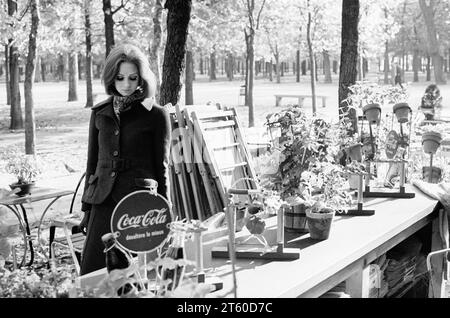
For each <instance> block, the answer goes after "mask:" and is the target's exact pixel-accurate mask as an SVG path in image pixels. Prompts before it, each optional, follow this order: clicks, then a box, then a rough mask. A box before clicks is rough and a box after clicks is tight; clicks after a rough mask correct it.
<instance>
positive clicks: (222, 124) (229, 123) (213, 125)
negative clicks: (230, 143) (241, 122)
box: [203, 120, 235, 130]
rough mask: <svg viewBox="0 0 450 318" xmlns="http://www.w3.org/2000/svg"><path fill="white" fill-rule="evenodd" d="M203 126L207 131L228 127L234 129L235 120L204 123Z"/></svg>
mask: <svg viewBox="0 0 450 318" xmlns="http://www.w3.org/2000/svg"><path fill="white" fill-rule="evenodd" d="M203 125H204V129H205V130H213V129H221V128H227V127H234V125H235V122H234V120H222V121H217V122H204V123H203Z"/></svg>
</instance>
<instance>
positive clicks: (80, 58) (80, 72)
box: [77, 53, 83, 81]
mask: <svg viewBox="0 0 450 318" xmlns="http://www.w3.org/2000/svg"><path fill="white" fill-rule="evenodd" d="M77 61H78V63H77V67H78V80H80V81H81V80H83V55H82V54H81V53H78V57H77Z"/></svg>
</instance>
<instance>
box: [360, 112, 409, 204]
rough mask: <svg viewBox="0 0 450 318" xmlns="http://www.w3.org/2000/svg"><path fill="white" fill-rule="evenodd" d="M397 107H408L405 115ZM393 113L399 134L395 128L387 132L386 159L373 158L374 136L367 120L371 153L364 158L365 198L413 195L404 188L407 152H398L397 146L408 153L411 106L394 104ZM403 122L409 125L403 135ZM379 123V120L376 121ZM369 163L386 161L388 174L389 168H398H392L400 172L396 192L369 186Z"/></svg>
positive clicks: (407, 197)
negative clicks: (398, 111)
mask: <svg viewBox="0 0 450 318" xmlns="http://www.w3.org/2000/svg"><path fill="white" fill-rule="evenodd" d="M397 108H406V109H408V112H407V115H406V116H403V117H401V116H399V113H396V111H397ZM394 113H395V116H396V117H397V121H398V123H399V125H400V126H399V127H400V134H397V132H396V131H395V130H391V132H390V133H389V134H388V138H387V140H386V156H387V158H388V159H385V160H381V159H375V141H374V136H373V133H372V126H371V123H370V122H369V130H370V144H371V147H372V153H371V155H370V156H369V157H368V158H367V160H366V170H367V172H368V174H367V175H366V178H365V191H364V193H363V196H364V197H365V198H401V199H411V198H414V197H415V194H414V193H408V192H406V190H405V183H406V167H405V165H406V163H407V162H408V161H407V160H405V159H404V157H405V155H407V153H405V152H400V148H399V146H401V147H402V148H404V149H405V150H406V151H407V152H408V153H409V140H410V139H411V119H412V111H411V108H410V107H409V106H408V105H407V104H404V105H398V106H394ZM393 122H394V117H392V124H391V125H392V126H393V125H394V124H393ZM403 124H407V125H409V135H408V136H407V135H405V133H404V127H403ZM377 125H379V122H378V123H377ZM371 163H388V164H390V167H389V170H388V175H389V174H390V171H391V169H398V170H399V171H398V170H397V171H395V170H394V173H398V172H399V173H400V185H399V190H398V191H397V192H393V191H372V190H371V188H370V178H371V175H372V173H371Z"/></svg>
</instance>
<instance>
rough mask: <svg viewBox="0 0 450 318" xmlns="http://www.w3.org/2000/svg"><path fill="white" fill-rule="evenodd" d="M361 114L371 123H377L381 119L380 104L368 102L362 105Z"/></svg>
mask: <svg viewBox="0 0 450 318" xmlns="http://www.w3.org/2000/svg"><path fill="white" fill-rule="evenodd" d="M362 110H363V114H364V116H366V118H367V120H368V121H369V123H371V124H376V125H378V124H379V123H380V119H381V106H380V104H378V103H372V104H368V105H366V106H364V107H363V109H362Z"/></svg>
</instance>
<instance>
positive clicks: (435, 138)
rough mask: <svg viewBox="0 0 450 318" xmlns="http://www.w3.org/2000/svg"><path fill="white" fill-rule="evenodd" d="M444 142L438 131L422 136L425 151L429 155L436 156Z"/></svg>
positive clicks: (427, 132)
mask: <svg viewBox="0 0 450 318" xmlns="http://www.w3.org/2000/svg"><path fill="white" fill-rule="evenodd" d="M441 142H442V135H441V133H439V132H436V131H426V132H424V133H423V134H422V147H423V151H424V152H425V153H427V154H435V153H436V151H437V149H438V148H439V146H440V145H441Z"/></svg>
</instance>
